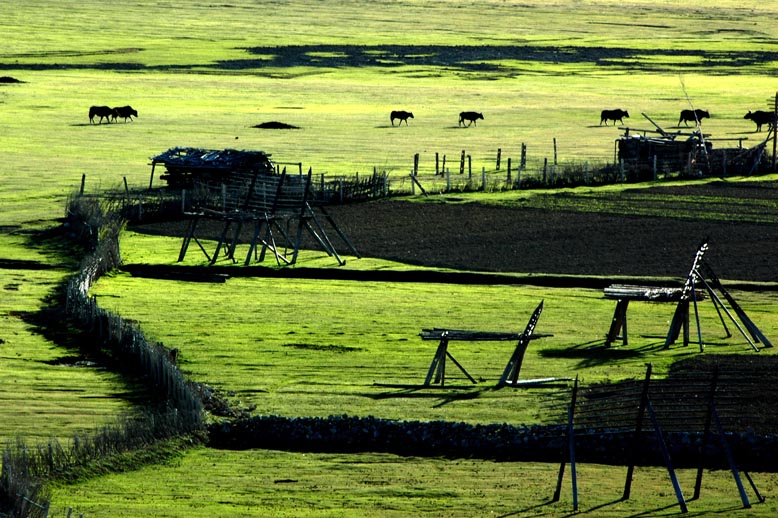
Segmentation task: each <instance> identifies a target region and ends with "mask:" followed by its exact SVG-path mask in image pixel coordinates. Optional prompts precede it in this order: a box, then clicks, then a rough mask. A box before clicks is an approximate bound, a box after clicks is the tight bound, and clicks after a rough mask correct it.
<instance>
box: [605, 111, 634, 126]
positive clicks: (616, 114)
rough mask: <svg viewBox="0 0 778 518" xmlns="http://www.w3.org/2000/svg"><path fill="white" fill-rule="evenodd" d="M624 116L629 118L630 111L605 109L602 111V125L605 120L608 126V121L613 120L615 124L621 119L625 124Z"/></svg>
mask: <svg viewBox="0 0 778 518" xmlns="http://www.w3.org/2000/svg"><path fill="white" fill-rule="evenodd" d="M624 117H626V118H628V119H629V112H628V111H627V110H620V109H615V110H603V111H602V112H600V126H602V123H603V122H604V123H605V125H606V126H607V125H608V121H613V125H614V126H615V125H616V121H619V122H620V123H621V124H622V125H623V124H624V121H623V120H622V119H623V118H624Z"/></svg>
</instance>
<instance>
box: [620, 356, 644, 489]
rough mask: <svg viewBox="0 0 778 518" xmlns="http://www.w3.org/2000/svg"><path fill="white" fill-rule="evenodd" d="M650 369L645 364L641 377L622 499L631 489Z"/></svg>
mask: <svg viewBox="0 0 778 518" xmlns="http://www.w3.org/2000/svg"><path fill="white" fill-rule="evenodd" d="M651 370H652V365H651V364H650V363H648V364H646V376H645V378H644V379H643V391H642V393H641V395H640V404H639V406H638V415H637V419H636V421H635V433H634V435H633V436H632V449H631V450H630V452H629V453H630V455H631V458H630V460H629V462H630V464H629V466H627V477H626V479H625V481H624V493H623V494H622V495H621V499H622V500H628V499H629V495H630V491H631V489H632V474H633V473H634V471H635V455H636V453H637V449H638V445H639V444H640V434H641V433H642V431H643V415H644V414H645V413H646V405H647V404H648V387H649V385H650V383H651Z"/></svg>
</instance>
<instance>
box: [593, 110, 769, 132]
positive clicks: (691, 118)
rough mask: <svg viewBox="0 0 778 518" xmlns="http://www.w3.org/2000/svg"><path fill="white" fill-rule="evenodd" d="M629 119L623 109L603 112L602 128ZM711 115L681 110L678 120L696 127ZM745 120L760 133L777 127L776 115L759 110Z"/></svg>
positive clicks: (601, 117)
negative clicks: (763, 127) (610, 122)
mask: <svg viewBox="0 0 778 518" xmlns="http://www.w3.org/2000/svg"><path fill="white" fill-rule="evenodd" d="M626 118H629V112H628V111H627V110H621V109H615V110H602V112H600V126H602V124H603V122H604V123H605V125H606V126H607V125H608V121H613V125H614V126H615V125H616V121H618V122H620V123H622V124H624V120H623V119H626ZM709 118H710V113H708V112H707V111H706V110H700V109H696V110H681V116H680V117H679V118H678V126H680V125H681V123H682V122H683V123H684V124H685V125H686V126H687V127H688V126H689V122H694V123H695V125H698V124H699V123H700V122H701V121H702V119H709ZM743 118H744V119H751V120H752V121H754V123H755V124H756V131H757V132H760V131H762V126H763V125H765V124H767V125H768V126H771V127H773V128H775V125H776V115H775V114H774V113H773V112H766V111H762V110H757V111H755V112H752V111H750V110H749V111H748V113H746V114H745V116H743Z"/></svg>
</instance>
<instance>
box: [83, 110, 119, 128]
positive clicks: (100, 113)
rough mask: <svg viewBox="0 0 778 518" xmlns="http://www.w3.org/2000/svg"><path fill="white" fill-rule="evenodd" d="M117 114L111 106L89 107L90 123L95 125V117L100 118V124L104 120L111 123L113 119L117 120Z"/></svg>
mask: <svg viewBox="0 0 778 518" xmlns="http://www.w3.org/2000/svg"><path fill="white" fill-rule="evenodd" d="M115 114H116V112H115V111H114V108H111V107H109V106H90V107H89V123H90V124H94V123H95V117H100V120H99V121H98V122H99V123H100V124H102V123H103V119H105V120H106V122H111V117H113V118H114V120H115V119H116V115H115Z"/></svg>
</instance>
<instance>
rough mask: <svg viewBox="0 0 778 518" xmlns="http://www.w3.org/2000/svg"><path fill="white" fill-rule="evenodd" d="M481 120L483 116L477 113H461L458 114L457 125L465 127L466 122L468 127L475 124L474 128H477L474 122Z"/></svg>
mask: <svg viewBox="0 0 778 518" xmlns="http://www.w3.org/2000/svg"><path fill="white" fill-rule="evenodd" d="M483 118H484V116H483V114H482V113H478V112H461V113H460V114H459V125H460V126H464V125H465V121H468V123H467V125H468V126H470V125H471V124H475V125H476V126H478V124H477V123H476V121H477V120H478V119H481V120H483Z"/></svg>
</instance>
